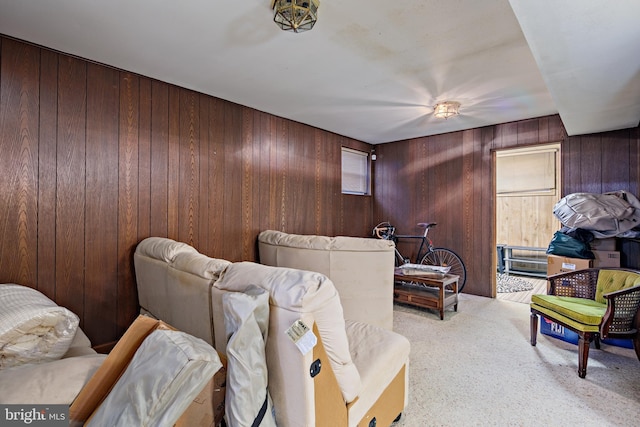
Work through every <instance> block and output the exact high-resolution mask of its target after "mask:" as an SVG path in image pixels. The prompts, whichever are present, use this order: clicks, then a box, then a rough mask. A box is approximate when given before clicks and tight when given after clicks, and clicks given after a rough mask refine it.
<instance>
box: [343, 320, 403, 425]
mask: <svg viewBox="0 0 640 427" xmlns="http://www.w3.org/2000/svg"><path fill="white" fill-rule="evenodd" d="M346 327H347V336H348V337H349V346H350V351H351V357H352V358H353V361H354V363H355V364H356V366H357V368H358V372H359V373H360V378H361V379H362V392H361V393H360V395H359V396H358V400H356V401H355V402H354V403H353V405H352V406H351V407H350V408H349V420H355V421H357V420H361V419H363V417H364V416H365V414H366V413H367V411H368V410H369V409H370V408H371V407H372V406H373V405H374V404H375V403H376V401H377V400H378V397H379V396H380V393H381V392H382V390H384V389H386V388H387V386H388V385H389V383H391V381H392V380H393V379H394V378H395V376H396V375H397V374H398V372H400V369H402V367H403V366H406V365H408V364H409V352H410V350H411V345H410V343H409V340H408V339H407V338H405V337H404V336H402V335H400V334H397V333H395V332H392V331H388V330H386V329H381V328H378V327H376V326H374V325H370V324H368V323H362V322H354V321H350V320H347V321H346ZM406 369H408V366H406ZM405 392H406V390H405ZM406 398H407V396H406V395H405V401H406Z"/></svg>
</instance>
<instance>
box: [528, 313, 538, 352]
mask: <svg viewBox="0 0 640 427" xmlns="http://www.w3.org/2000/svg"><path fill="white" fill-rule="evenodd" d="M529 329H530V333H531V345H533V346H535V345H536V343H537V342H538V341H537V340H538V315H537V314H536V313H531V318H530V321H529Z"/></svg>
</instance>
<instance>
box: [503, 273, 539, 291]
mask: <svg viewBox="0 0 640 427" xmlns="http://www.w3.org/2000/svg"><path fill="white" fill-rule="evenodd" d="M496 283H497V285H496V291H497V292H498V293H507V292H522V291H530V290H531V289H533V283H531V282H529V281H527V280H525V279H521V278H520V277H516V276H510V275H507V274H503V273H498V279H497V282H496Z"/></svg>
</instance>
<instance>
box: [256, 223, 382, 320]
mask: <svg viewBox="0 0 640 427" xmlns="http://www.w3.org/2000/svg"><path fill="white" fill-rule="evenodd" d="M394 249H395V246H394V243H393V242H392V241H391V240H381V239H366V238H360V237H346V236H337V237H327V236H313V235H299V234H288V233H283V232H281V231H274V230H267V231H263V232H261V233H260V234H259V235H258V250H259V255H260V263H261V264H266V265H272V266H276V267H289V268H298V269H301V270H309V271H316V272H318V273H322V274H324V275H326V276H327V277H329V278H330V279H331V281H332V282H333V284H334V285H335V287H336V289H337V290H338V294H339V295H340V302H341V303H342V308H343V310H344V316H345V318H346V319H349V320H356V321H359V322H365V323H369V324H372V325H376V326H379V327H381V328H384V329H388V330H392V329H393V269H394V262H395V259H394Z"/></svg>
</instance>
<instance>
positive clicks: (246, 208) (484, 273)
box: [0, 37, 640, 344]
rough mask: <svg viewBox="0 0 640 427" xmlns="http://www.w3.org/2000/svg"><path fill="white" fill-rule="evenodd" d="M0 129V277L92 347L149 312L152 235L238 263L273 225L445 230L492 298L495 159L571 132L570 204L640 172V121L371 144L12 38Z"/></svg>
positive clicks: (475, 281)
mask: <svg viewBox="0 0 640 427" xmlns="http://www.w3.org/2000/svg"><path fill="white" fill-rule="evenodd" d="M0 132H1V135H2V138H0V150H1V152H2V156H0V196H1V197H0V215H1V218H2V221H0V282H18V283H22V284H25V285H28V286H32V287H34V288H39V289H42V290H43V291H44V292H45V293H46V294H47V295H49V296H50V297H52V298H53V299H54V300H55V301H56V302H58V303H59V304H61V305H64V306H66V307H68V308H69V309H71V310H72V311H74V312H76V313H78V314H79V315H80V317H81V322H82V326H83V328H85V330H86V332H87V334H88V336H89V337H90V338H91V339H92V340H93V342H94V344H104V343H106V342H109V341H113V340H116V339H117V338H118V337H119V336H120V334H121V333H122V332H124V330H125V329H126V327H127V326H128V325H129V323H130V321H131V319H133V317H134V316H135V315H136V311H137V299H136V292H135V277H134V271H133V267H132V254H133V251H134V248H135V245H136V244H137V243H138V242H139V241H140V240H141V239H143V238H145V237H147V236H164V237H170V238H173V239H176V240H181V241H185V242H187V243H190V244H193V245H194V246H196V247H197V248H198V249H199V250H200V251H201V252H203V253H206V254H208V255H210V256H213V257H218V258H225V259H229V260H231V261H239V260H255V259H256V257H257V251H256V235H257V233H258V232H259V231H261V230H263V229H267V228H270V229H276V230H282V231H286V232H291V233H314V234H325V235H339V234H342V235H356V236H368V235H369V234H370V232H371V229H372V227H373V226H374V225H375V224H377V223H378V222H380V221H390V222H392V223H394V224H396V225H397V226H398V228H399V230H398V231H399V232H401V233H404V234H409V233H413V232H414V231H416V230H415V223H417V222H420V221H424V220H434V221H436V222H439V223H440V224H441V225H439V227H438V228H436V229H435V230H434V233H433V237H434V240H435V241H436V242H437V244H438V245H441V246H448V247H451V248H453V249H455V250H456V251H458V252H460V255H461V256H462V257H463V258H464V259H465V261H466V263H467V266H468V268H469V272H468V276H469V282H468V284H467V287H466V288H465V291H467V292H471V293H475V294H479V295H491V292H492V291H491V285H490V282H491V277H492V268H493V266H492V262H494V259H495V254H494V252H495V247H492V245H493V243H492V242H491V239H492V225H491V222H492V218H493V217H492V215H493V209H495V207H494V200H493V193H492V186H493V181H492V180H493V176H492V170H491V165H492V158H491V155H492V150H494V149H497V148H506V147H512V146H518V145H526V144H532V143H537V142H536V139H538V140H539V141H538V142H539V143H547V142H554V141H558V140H561V141H562V144H563V162H564V163H563V176H564V178H565V180H564V184H563V193H564V194H567V193H569V192H574V191H578V190H583V189H584V188H602V189H608V188H613V187H614V186H615V184H617V183H618V181H620V182H619V183H620V187H621V189H629V190H633V189H635V191H634V193H635V192H636V191H637V189H638V187H639V180H640V173H639V171H638V166H637V165H638V160H639V156H640V154H639V150H638V144H640V141H639V140H638V131H637V129H632V130H630V131H626V132H625V131H619V132H614V133H607V134H602V135H596V136H587V137H582V136H580V137H566V136H565V133H564V129H563V127H562V123H561V121H560V119H559V117H558V116H550V117H545V118H540V119H533V120H527V121H525V122H519V123H508V124H504V125H497V126H489V127H485V128H482V129H471V130H468V131H464V132H459V133H452V134H447V135H440V136H437V137H425V138H416V139H412V140H409V141H399V142H396V143H391V144H384V145H380V146H376V147H372V146H370V145H368V144H365V143H362V142H360V141H355V140H352V139H349V138H345V137H342V136H340V135H336V134H332V133H329V132H325V131H322V130H319V129H314V128H311V127H308V126H305V125H302V124H300V123H294V122H291V121H289V120H285V119H282V118H278V117H275V116H272V115H270V114H267V113H262V112H258V111H255V110H253V109H250V108H248V107H243V106H240V105H237V104H233V103H231V102H228V101H224V100H220V99H216V98H213V97H210V96H206V95H203V94H198V93H195V92H193V91H190V90H187V89H182V88H178V87H176V86H172V85H169V84H166V83H163V82H159V81H156V80H152V79H148V78H145V77H142V76H137V75H134V74H132V73H128V72H126V71H120V70H114V69H111V68H109V67H103V66H100V65H96V64H93V63H89V62H87V61H84V60H81V59H78V58H72V57H69V56H66V55H62V54H59V53H55V52H51V51H49V50H47V49H42V48H39V47H34V46H31V45H28V44H25V43H22V42H19V41H15V40H12V39H7V38H3V37H0ZM585 141H586V142H585ZM342 145H344V146H347V147H350V148H355V149H359V150H364V151H368V150H370V149H372V148H375V150H376V155H377V160H376V161H375V162H374V165H373V167H374V171H375V175H374V176H375V180H374V182H373V196H365V197H358V196H349V195H342V194H341V192H340V179H341V178H340V163H341V155H340V147H341V146H342ZM614 145H615V146H616V147H617V148H616V150H610V146H614ZM620 147H622V148H620ZM627 147H628V148H627ZM598 153H599V156H600V157H598ZM583 157H584V158H585V160H584V161H583V160H582V158H583ZM599 161H600V163H598V162H599ZM611 165H616V167H619V168H620V169H619V170H613V169H612V166H611ZM589 168H590V169H591V170H588V169H589ZM594 170H599V172H597V173H594V172H593V171H594ZM586 179H588V180H590V182H585V181H584V180H586ZM625 180H628V182H625ZM622 187H627V188H622ZM374 201H375V204H374ZM99 276H100V277H99ZM98 312H99V314H98Z"/></svg>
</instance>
